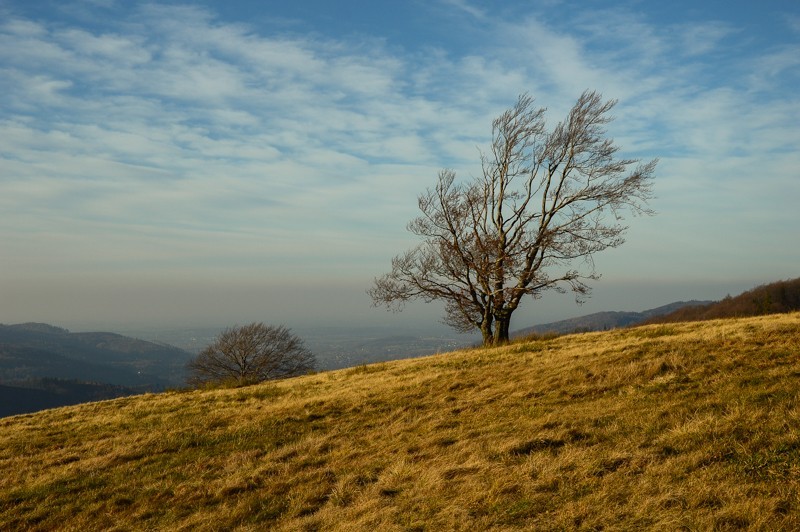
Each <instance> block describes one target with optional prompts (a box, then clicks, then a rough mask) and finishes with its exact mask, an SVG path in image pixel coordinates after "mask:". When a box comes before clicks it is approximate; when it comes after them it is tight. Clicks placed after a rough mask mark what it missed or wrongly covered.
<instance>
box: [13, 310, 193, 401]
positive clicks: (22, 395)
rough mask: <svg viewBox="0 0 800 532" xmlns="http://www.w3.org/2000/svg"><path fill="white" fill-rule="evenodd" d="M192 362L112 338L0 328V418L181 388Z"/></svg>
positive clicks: (163, 349)
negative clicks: (187, 368)
mask: <svg viewBox="0 0 800 532" xmlns="http://www.w3.org/2000/svg"><path fill="white" fill-rule="evenodd" d="M191 357H192V355H191V354H190V353H187V352H186V351H183V350H182V349H178V348H177V347H173V346H169V345H165V344H157V343H153V342H146V341H143V340H138V339H135V338H129V337H126V336H122V335H119V334H114V333H107V332H96V333H95V332H92V333H71V332H69V331H68V330H66V329H62V328H60V327H54V326H52V325H47V324H44V323H23V324H18V325H0V385H2V388H1V389H0V416H3V415H11V414H14V413H22V412H34V411H37V410H40V409H42V408H52V407H55V406H64V405H69V404H77V403H82V402H86V401H95V400H99V399H110V398H113V397H120V396H122V395H131V394H134V393H143V392H154V391H161V390H165V389H167V388H174V387H180V386H183V385H184V384H185V382H186V373H185V371H186V370H185V368H186V363H187V362H188V360H189V359H190V358H191Z"/></svg>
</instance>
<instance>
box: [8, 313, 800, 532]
mask: <svg viewBox="0 0 800 532" xmlns="http://www.w3.org/2000/svg"><path fill="white" fill-rule="evenodd" d="M799 384H800V314H798V313H794V314H789V315H781V316H765V317H759V318H746V319H741V320H728V321H711V322H695V323H682V324H669V325H653V326H647V327H641V328H636V329H630V330H617V331H611V332H605V333H588V334H581V335H573V336H565V337H560V338H551V339H546V340H539V341H531V342H528V343H524V344H516V345H511V346H508V347H503V348H496V349H487V350H483V349H481V350H472V351H462V352H456V353H450V354H446V355H439V356H435V357H429V358H425V359H416V360H405V361H399V362H393V363H382V364H377V365H372V366H363V367H358V368H353V369H349V370H340V371H335V372H329V373H321V374H317V375H313V376H308V377H302V378H296V379H291V380H287V381H283V382H279V383H272V384H265V385H259V386H253V387H248V388H241V389H232V390H216V391H197V392H182V393H165V394H157V395H145V396H139V397H129V398H124V399H117V400H113V401H107V402H102V403H93V404H88V405H80V406H75V407H67V408H62V409H58V410H50V411H45V412H39V413H37V414H32V415H25V416H17V417H13V418H6V419H2V420H0V470H1V471H3V474H2V475H0V529H3V530H9V529H34V530H35V529H41V530H49V529H54V528H57V529H74V530H87V529H92V530H96V529H118V530H123V529H186V530H189V529H242V530H248V529H267V528H268V529H277V530H481V529H497V530H501V529H502V530H508V529H515V528H528V529H544V530H547V529H599V528H601V527H605V528H607V529H618V530H630V529H636V528H648V529H661V530H676V529H692V530H710V529H718V530H724V529H742V528H753V529H772V530H779V529H781V530H798V529H800V386H799Z"/></svg>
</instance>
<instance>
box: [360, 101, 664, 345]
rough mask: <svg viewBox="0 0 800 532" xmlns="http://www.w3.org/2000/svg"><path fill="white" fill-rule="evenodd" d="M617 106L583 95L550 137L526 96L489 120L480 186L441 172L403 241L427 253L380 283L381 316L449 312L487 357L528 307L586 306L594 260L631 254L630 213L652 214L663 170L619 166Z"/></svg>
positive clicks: (395, 263)
mask: <svg viewBox="0 0 800 532" xmlns="http://www.w3.org/2000/svg"><path fill="white" fill-rule="evenodd" d="M615 104H616V101H613V100H610V101H604V100H603V98H602V96H601V95H600V94H598V93H597V92H594V91H586V92H584V93H583V94H582V95H581V96H580V97H579V98H578V100H577V102H576V103H575V105H574V106H573V107H572V109H571V110H570V111H569V113H568V115H567V117H566V119H565V120H563V121H562V122H559V123H558V124H556V125H555V127H554V128H553V129H552V130H549V131H548V130H547V127H546V123H545V109H544V108H537V107H536V106H535V105H534V99H533V98H532V97H531V96H529V95H527V94H523V95H521V96H520V97H519V99H518V100H517V103H516V104H515V105H514V106H513V107H512V108H510V109H508V110H507V111H505V112H504V113H503V114H501V115H500V116H499V117H498V118H497V119H495V120H494V122H493V124H492V141H491V144H490V146H489V151H488V153H482V154H481V168H482V173H481V175H480V176H478V177H475V178H472V179H469V180H465V181H459V180H458V179H457V176H456V173H455V171H453V170H450V169H444V170H442V171H441V172H440V173H439V178H438V182H437V183H436V185H435V187H434V188H432V189H428V190H426V191H425V192H424V193H423V194H421V195H420V196H419V198H418V205H419V209H420V211H421V215H420V216H418V217H417V218H415V219H414V220H412V221H411V222H410V223H409V224H408V230H409V231H410V232H411V233H413V234H415V235H417V236H418V237H420V238H421V240H422V242H421V243H420V244H419V245H418V246H416V247H414V248H413V249H411V250H408V251H406V252H405V253H402V254H400V255H398V256H396V257H395V258H394V259H393V260H392V270H391V272H390V273H388V274H385V275H383V276H382V277H379V278H376V279H375V282H374V285H373V287H372V288H371V289H370V290H369V294H370V296H371V297H372V299H373V302H374V304H375V305H386V306H387V307H389V308H395V309H399V308H402V306H403V304H404V303H405V302H407V301H409V300H411V299H416V298H419V299H422V300H425V301H433V300H441V301H444V303H445V319H444V321H445V322H446V323H448V324H449V325H451V326H453V327H455V328H456V329H459V330H462V331H470V330H474V329H478V330H480V331H481V333H482V335H483V341H484V344H487V345H488V344H495V343H501V342H505V341H507V340H508V334H509V325H510V322H511V315H512V314H513V312H514V311H515V310H516V309H517V308H518V307H519V305H520V303H521V302H522V300H523V298H525V297H526V296H531V297H533V298H539V297H541V295H542V294H543V293H544V292H545V291H547V290H555V291H558V292H565V291H566V290H571V291H572V292H573V293H574V294H575V296H576V300H577V301H582V300H583V299H584V298H585V297H587V296H588V295H589V293H590V291H591V288H590V286H589V284H588V282H589V281H592V280H596V279H598V278H599V275H598V274H597V272H596V271H595V268H594V261H593V256H594V254H595V253H597V252H599V251H602V250H604V249H607V248H614V247H617V246H620V245H621V244H622V243H623V242H624V238H623V235H624V233H625V231H626V230H627V226H626V225H624V224H623V223H622V221H623V214H624V213H625V211H628V212H632V213H634V214H652V211H651V210H650V209H649V208H648V207H647V201H648V200H649V199H650V198H651V197H652V179H653V177H654V171H655V167H656V163H657V161H656V160H652V161H649V162H647V163H641V162H640V161H638V160H633V159H625V158H619V157H617V152H618V150H619V148H618V147H617V146H616V145H615V144H614V142H613V140H612V139H610V138H608V137H607V131H606V128H605V125H606V124H607V123H609V122H610V121H611V120H612V118H611V117H610V114H609V113H610V111H611V110H612V108H613V107H614V106H615Z"/></svg>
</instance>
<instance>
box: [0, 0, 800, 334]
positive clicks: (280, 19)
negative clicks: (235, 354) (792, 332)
mask: <svg viewBox="0 0 800 532" xmlns="http://www.w3.org/2000/svg"><path fill="white" fill-rule="evenodd" d="M798 58H800V6H798V4H796V3H793V2H781V1H767V2H762V3H758V4H756V3H752V2H747V1H734V2H725V3H722V4H719V5H718V4H717V3H696V2H689V1H688V0H687V1H680V2H677V3H675V2H673V3H670V4H668V5H667V4H664V5H660V4H651V3H642V2H637V1H633V0H631V1H599V2H593V3H592V4H591V6H590V7H586V4H585V3H584V2H578V1H577V0H574V1H573V0H564V1H560V0H556V1H543V2H523V1H521V0H519V1H509V2H503V3H502V4H501V5H499V6H498V5H496V4H494V3H491V2H488V0H473V1H470V0H434V1H432V2H416V1H411V2H402V3H400V2H398V3H391V4H385V3H381V2H375V3H369V2H355V1H343V2H335V3H333V2H325V1H321V0H315V1H308V2H295V3H285V2H281V3H276V2H266V3H264V2H252V1H246V0H233V1H230V2H225V3H224V4H220V3H216V2H211V1H210V0H209V1H201V2H192V3H188V2H187V3H181V2H178V1H173V0H161V1H159V0H156V1H152V2H151V1H147V2H141V1H131V2H123V1H119V0H77V1H74V2H67V3H64V2H57V1H50V0H36V1H22V0H7V1H5V2H3V3H2V4H0V89H2V91H3V94H4V102H3V106H2V107H0V212H2V217H0V323H5V324H11V323H21V322H27V321H37V322H45V323H50V324H53V325H57V326H62V327H66V328H68V329H71V330H73V329H74V330H90V329H95V330H96V329H105V330H115V329H120V328H122V327H127V328H129V329H130V328H140V327H195V326H197V327H224V326H230V325H233V324H242V323H247V322H251V321H264V322H269V323H282V324H285V325H287V326H289V327H293V328H298V327H306V326H311V327H319V326H361V325H363V326H385V325H390V326H396V327H398V328H407V327H439V324H438V320H439V318H440V317H441V312H440V309H441V307H440V306H439V305H430V306H426V305H424V304H417V303H415V304H413V305H410V306H409V307H408V309H407V310H406V311H404V312H402V313H399V314H392V313H387V312H386V311H385V310H383V309H380V308H377V309H376V308H372V307H371V306H370V300H369V298H368V296H367V295H366V290H367V289H368V288H369V287H370V285H371V283H372V280H373V278H374V277H377V276H380V275H382V274H383V273H385V272H387V271H388V270H389V269H390V261H391V259H392V257H393V256H395V255H396V254H398V253H400V252H403V251H405V250H406V249H408V248H410V247H412V246H413V245H415V244H416V243H417V242H416V241H415V240H414V239H413V238H412V237H411V235H409V234H408V233H407V232H406V230H405V226H406V224H407V223H408V222H409V221H410V220H411V219H412V218H413V217H415V216H416V215H417V200H416V198H417V195H418V194H420V193H421V192H423V191H424V190H425V189H426V188H427V187H431V186H433V185H434V184H435V180H436V176H437V173H438V171H439V170H440V169H442V168H452V169H454V170H455V171H456V172H457V173H458V175H459V176H461V177H462V178H468V177H469V176H471V175H477V174H478V173H479V171H480V165H479V162H480V159H479V149H485V147H486V146H487V143H488V141H489V139H490V134H491V121H492V119H493V118H494V117H496V116H497V115H498V114H499V113H501V112H502V111H503V110H505V109H507V108H508V107H510V106H511V105H513V104H514V102H515V101H516V98H517V96H518V95H519V94H520V93H522V92H528V93H530V94H531V95H533V96H534V97H535V98H536V102H537V104H538V105H541V106H544V107H547V108H548V112H547V119H548V124H549V125H551V126H552V125H553V124H554V123H556V122H557V121H559V120H561V119H562V118H563V115H564V113H565V112H566V110H567V109H568V108H569V107H570V106H571V105H572V103H574V101H575V99H576V98H577V97H578V96H579V95H580V93H581V92H582V91H583V90H585V89H594V90H598V91H599V92H601V93H602V94H603V96H604V97H605V98H609V99H618V100H619V103H618V105H617V107H616V108H615V109H614V115H615V117H616V120H615V121H614V122H613V123H612V124H610V126H609V133H610V135H611V136H612V137H614V139H615V140H616V142H617V143H618V144H619V145H620V147H621V152H620V155H621V156H623V157H631V158H637V159H642V160H645V161H646V160H649V159H651V158H656V157H657V158H659V159H660V162H659V165H658V167H657V170H656V179H655V183H654V191H655V194H656V199H655V200H653V201H652V203H651V207H652V208H653V209H654V210H656V211H657V212H658V214H657V215H656V216H655V217H652V218H648V217H628V218H627V220H626V223H628V224H629V225H630V230H629V232H628V234H627V242H626V243H625V244H624V245H623V246H622V247H620V248H618V249H614V250H609V251H607V252H605V253H601V254H599V255H597V256H596V264H597V271H598V273H600V274H602V276H603V278H602V279H601V280H600V281H598V282H595V283H592V286H593V287H594V293H593V296H592V298H591V299H589V300H588V301H587V303H585V304H584V305H583V306H580V307H578V306H576V305H575V304H574V301H573V298H572V296H571V295H570V294H565V295H559V294H556V293H547V294H545V295H544V297H543V298H542V299H541V300H537V301H533V300H528V301H526V302H525V303H524V304H523V305H524V306H523V307H521V309H520V310H519V311H518V312H517V313H516V314H515V315H514V319H513V322H512V328H523V327H526V326H530V325H534V324H540V323H547V322H551V321H557V320H560V319H565V318H569V317H575V316H580V315H583V314H589V313H592V312H599V311H605V310H633V311H640V310H645V309H649V308H654V307H658V306H661V305H664V304H668V303H671V302H674V301H679V300H688V299H714V300H716V299H721V298H723V297H725V295H727V294H731V295H734V294H737V293H740V292H742V291H744V290H747V289H750V288H753V287H755V286H757V285H760V284H765V283H769V282H773V281H777V280H781V279H791V278H796V277H798V276H800V272H798V270H797V265H798V264H800V246H798V245H797V241H798V238H797V236H798V235H797V231H798V227H800V209H798V208H797V204H798V200H800V175H798V169H800V149H799V148H800V128H798V126H797V124H798V123H800V94H799V93H798V92H797V90H796V88H797V86H798V81H800V59H798ZM442 328H443V326H442Z"/></svg>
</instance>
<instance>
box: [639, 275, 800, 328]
mask: <svg viewBox="0 0 800 532" xmlns="http://www.w3.org/2000/svg"><path fill="white" fill-rule="evenodd" d="M796 310H800V278H797V279H791V280H787V281H777V282H774V283H770V284H765V285H761V286H757V287H756V288H753V289H752V290H748V291H746V292H743V293H742V294H739V295H738V296H735V297H731V296H728V297H726V298H725V299H723V300H722V301H716V302H709V303H706V304H705V305H700V306H692V307H686V308H680V309H676V310H675V311H674V312H670V313H665V314H662V315H656V316H652V317H649V318H648V319H647V320H645V321H643V322H642V323H675V322H679V321H701V320H714V319H719V318H743V317H747V316H761V315H764V314H780V313H784V312H793V311H796Z"/></svg>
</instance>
